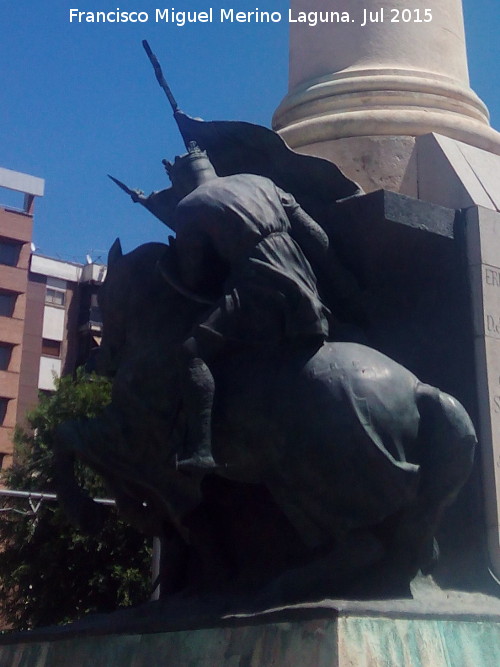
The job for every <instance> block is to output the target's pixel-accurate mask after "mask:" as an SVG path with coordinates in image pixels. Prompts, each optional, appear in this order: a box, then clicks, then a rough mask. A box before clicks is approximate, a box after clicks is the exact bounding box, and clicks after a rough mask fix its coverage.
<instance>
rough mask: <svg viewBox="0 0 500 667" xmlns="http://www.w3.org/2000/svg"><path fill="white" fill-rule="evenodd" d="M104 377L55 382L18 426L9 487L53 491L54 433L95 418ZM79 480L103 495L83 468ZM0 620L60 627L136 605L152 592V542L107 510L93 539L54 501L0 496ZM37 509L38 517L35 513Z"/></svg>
mask: <svg viewBox="0 0 500 667" xmlns="http://www.w3.org/2000/svg"><path fill="white" fill-rule="evenodd" d="M110 392H111V389H110V383H109V381H108V380H106V379H105V378H102V377H99V376H96V375H94V374H93V375H88V374H85V373H83V372H82V371H79V372H78V373H77V375H76V377H75V378H72V377H70V376H67V377H64V378H62V379H60V380H57V383H56V391H55V392H54V393H53V394H52V395H50V396H49V395H42V396H41V397H40V402H39V405H38V406H37V407H36V408H35V409H34V410H33V411H32V412H31V413H30V414H28V416H27V424H28V428H26V429H24V428H20V427H18V428H16V431H15V435H14V446H15V457H14V461H15V462H14V465H13V466H12V467H11V468H10V469H8V470H7V471H5V472H4V473H3V480H2V481H3V484H4V485H5V486H6V487H7V488H10V489H16V490H23V491H42V492H52V493H53V492H54V483H53V473H52V447H51V442H52V434H53V432H54V428H55V427H56V426H57V425H58V424H60V423H61V422H63V421H65V420H67V419H74V418H77V417H93V416H95V415H97V414H98V413H99V411H100V410H102V408H103V407H104V406H105V405H106V404H107V403H108V402H109V400H110ZM79 476H80V479H81V481H82V483H83V485H84V486H85V488H86V489H87V490H88V491H89V493H90V494H91V495H92V496H94V497H99V496H100V497H104V496H106V495H107V492H106V488H105V486H104V484H103V483H102V481H101V480H100V478H99V477H98V476H97V475H96V474H95V473H93V472H92V471H90V470H89V469H86V468H84V467H83V466H82V467H80V469H79ZM0 505H1V507H0V509H1V510H2V511H0V604H1V611H0V615H1V616H2V617H3V620H4V622H6V623H8V624H9V625H11V626H12V627H14V628H18V629H26V628H32V627H36V626H40V625H50V624H56V623H64V622H68V621H71V620H75V619H77V618H79V617H81V616H82V615H84V614H86V613H88V612H97V611H100V612H102V611H111V610H113V609H115V608H116V607H118V606H128V605H131V604H137V603H139V602H143V601H145V600H147V599H148V597H149V594H150V588H151V586H150V564H151V550H150V545H149V542H150V541H149V540H147V539H146V538H144V536H142V535H140V534H139V533H138V532H137V531H135V530H134V529H132V528H131V527H130V526H127V525H126V524H124V523H123V522H122V521H120V520H119V518H118V515H117V513H116V510H115V509H114V508H113V507H109V509H108V516H107V518H106V521H105V524H104V527H103V529H102V530H101V531H100V532H99V534H98V535H95V536H88V535H84V534H82V533H81V532H79V531H78V530H76V529H75V528H74V527H72V526H71V525H70V524H69V522H68V520H67V518H66V517H65V515H64V513H63V511H62V509H61V508H60V507H59V505H58V503H57V502H48V501H44V502H42V503H40V505H39V507H37V506H36V504H34V503H33V502H32V506H31V507H30V504H29V503H28V502H27V500H25V499H23V500H17V499H13V498H10V497H1V498H0ZM34 509H35V510H36V511H34Z"/></svg>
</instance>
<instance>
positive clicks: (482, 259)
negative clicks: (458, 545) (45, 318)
mask: <svg viewBox="0 0 500 667" xmlns="http://www.w3.org/2000/svg"><path fill="white" fill-rule="evenodd" d="M466 222H467V236H466V238H467V257H468V263H469V275H470V284H471V296H472V309H473V318H474V351H475V360H476V377H477V380H476V382H477V392H478V405H479V419H480V422H479V436H480V441H481V445H482V467H483V479H484V491H485V500H486V522H487V526H486V528H487V536H488V547H489V549H488V550H489V556H490V563H491V568H492V570H493V572H494V573H495V575H496V576H497V577H500V507H499V499H500V213H497V212H496V211H495V212H493V211H489V210H487V209H482V208H478V207H475V208H471V209H470V210H469V211H468V212H467V216H466Z"/></svg>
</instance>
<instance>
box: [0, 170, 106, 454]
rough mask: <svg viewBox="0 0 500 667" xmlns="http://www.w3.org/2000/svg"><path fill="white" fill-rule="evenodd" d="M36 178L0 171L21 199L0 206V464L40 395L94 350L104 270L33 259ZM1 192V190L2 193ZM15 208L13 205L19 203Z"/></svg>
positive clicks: (39, 183) (39, 187)
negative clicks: (15, 430) (17, 426)
mask: <svg viewBox="0 0 500 667" xmlns="http://www.w3.org/2000/svg"><path fill="white" fill-rule="evenodd" d="M43 185H44V182H43V180H42V179H39V178H35V177H33V176H28V175H26V174H20V173H17V172H12V171H10V170H7V169H0V201H1V194H2V191H3V190H7V191H9V192H12V191H14V192H21V193H22V194H23V196H24V198H23V200H22V202H21V204H22V205H21V206H20V207H19V208H16V207H14V206H11V205H9V206H1V205H0V464H1V466H2V467H6V466H8V465H10V462H11V461H12V433H13V429H14V426H15V424H16V423H23V421H24V416H25V414H26V411H27V410H30V409H31V408H33V407H34V406H35V405H36V403H37V401H38V394H39V392H40V391H52V390H53V389H54V381H55V378H57V377H60V376H61V375H63V374H67V373H71V372H73V370H74V369H75V367H76V366H78V365H80V364H83V363H85V361H86V360H87V359H88V357H89V354H90V352H91V350H92V349H93V348H95V347H96V346H98V345H99V343H100V338H101V333H102V321H101V316H100V311H99V307H98V303H97V294H98V291H99V287H100V285H101V284H102V282H103V280H104V278H105V275H106V267H105V266H104V265H100V264H94V263H91V262H90V261H89V263H87V264H79V263H75V262H68V261H64V260H60V259H55V258H52V257H46V256H43V255H40V254H36V252H35V249H34V246H33V244H32V225H33V202H34V198H35V197H36V196H42V195H43ZM2 189H3V190H2ZM18 203H19V202H18Z"/></svg>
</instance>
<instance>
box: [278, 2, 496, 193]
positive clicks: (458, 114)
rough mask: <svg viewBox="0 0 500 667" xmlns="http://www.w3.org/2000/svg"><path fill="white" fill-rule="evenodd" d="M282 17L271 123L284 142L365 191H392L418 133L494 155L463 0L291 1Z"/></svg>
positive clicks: (401, 179) (400, 180) (399, 183)
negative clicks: (277, 100)
mask: <svg viewBox="0 0 500 667" xmlns="http://www.w3.org/2000/svg"><path fill="white" fill-rule="evenodd" d="M313 9H314V11H312V10H313ZM300 12H305V13H306V17H307V18H309V19H310V20H309V23H313V22H314V18H315V17H316V19H317V21H318V23H317V25H315V26H312V25H309V23H307V22H305V23H304V22H299V20H298V19H299V18H301V15H300ZM290 20H291V23H290V85H289V92H288V95H287V96H286V97H285V98H284V100H283V101H282V103H281V104H280V106H279V107H278V109H277V110H276V113H275V116H274V120H273V126H274V128H275V129H276V130H278V131H279V132H280V134H281V135H282V136H283V138H284V139H285V140H286V141H287V143H288V144H289V145H290V146H291V147H292V148H294V149H296V150H298V151H300V152H303V153H308V154H312V155H319V156H322V157H326V158H329V159H331V160H333V161H334V162H336V163H337V164H339V166H341V167H342V168H343V170H344V171H345V172H346V173H347V175H349V176H350V177H351V178H354V180H358V181H359V182H360V183H361V185H363V186H364V187H365V189H367V190H372V189H377V188H380V187H386V188H388V189H392V190H400V191H405V185H404V182H405V179H406V180H408V178H409V175H408V174H407V173H406V171H407V168H408V162H409V156H410V155H411V152H412V150H413V144H414V137H416V136H419V135H422V134H428V133H430V132H435V133H438V134H443V135H446V136H448V137H451V138H454V139H458V140H460V141H463V142H465V143H468V144H471V145H473V146H477V147H479V148H482V149H485V150H487V151H490V152H493V153H498V154H500V135H499V133H497V132H495V131H494V130H492V129H491V128H490V126H489V119H488V111H487V109H486V107H485V105H484V104H483V102H482V101H481V100H480V99H479V98H478V97H477V95H476V94H475V93H474V92H473V91H472V90H471V88H470V87H469V77H468V70H467V58H466V48H465V35H464V24H463V14H462V5H461V0H412V2H408V1H407V0H350V2H345V0H317V1H316V2H315V3H311V1H310V0H291V9H290ZM406 190H407V191H408V188H406ZM408 193H409V194H414V193H412V192H411V188H410V190H409V191H408Z"/></svg>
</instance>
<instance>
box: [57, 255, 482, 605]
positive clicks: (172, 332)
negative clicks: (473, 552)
mask: <svg viewBox="0 0 500 667" xmlns="http://www.w3.org/2000/svg"><path fill="white" fill-rule="evenodd" d="M169 250H170V249H169V247H168V246H165V245H163V244H159V243H149V244H146V245H143V246H140V247H139V248H137V249H136V250H134V251H133V252H131V253H129V254H127V255H122V253H121V248H120V247H119V243H118V244H116V243H115V245H114V246H113V248H112V249H111V251H110V256H109V263H108V275H107V277H106V281H105V283H104V285H103V288H102V293H101V295H100V303H101V308H102V313H103V322H104V337H103V341H102V346H101V349H100V352H99V357H100V358H99V365H100V369H101V371H102V372H106V373H108V374H109V375H111V376H112V377H113V396H112V402H111V404H110V405H109V406H108V408H107V409H106V410H105V411H104V413H103V414H102V415H101V416H100V417H99V418H97V419H92V420H87V421H80V422H72V423H68V424H65V425H63V427H62V428H61V429H60V430H59V434H58V439H57V440H58V445H57V457H56V459H57V469H58V471H59V475H58V485H59V495H60V498H61V500H62V502H63V503H64V504H65V506H66V507H67V508H68V510H69V512H70V514H72V515H73V517H74V518H75V519H77V520H79V521H80V523H81V524H86V525H87V526H88V525H89V524H92V522H93V521H94V516H95V511H97V510H96V508H95V507H94V506H93V505H92V503H91V501H90V500H89V499H88V498H86V497H85V496H84V494H83V493H82V491H81V490H80V489H79V488H78V485H77V483H76V481H75V478H74V475H73V463H74V458H75V457H79V458H81V459H82V460H83V461H84V462H86V463H87V464H89V465H90V466H91V467H93V468H95V469H96V470H98V471H99V472H100V473H101V474H102V475H103V476H104V478H105V480H106V481H107V482H108V484H109V486H110V489H111V490H112V492H113V493H114V494H115V497H116V499H117V503H118V506H119V509H120V510H121V511H122V513H123V514H124V516H125V517H126V518H127V519H128V520H129V521H130V522H132V523H133V524H135V525H136V526H137V527H139V528H140V529H142V530H144V531H147V532H149V533H151V534H156V535H161V536H162V537H163V539H164V541H165V544H167V548H166V560H167V561H168V560H169V559H170V562H169V563H167V565H168V567H167V571H168V572H169V576H168V577H167V578H168V582H167V585H166V588H168V590H170V591H177V590H181V589H183V588H184V587H186V586H191V588H193V589H195V590H197V591H205V590H221V588H223V587H231V586H232V587H233V589H235V590H241V589H246V590H248V589H249V588H251V587H255V586H264V585H267V586H268V590H272V595H273V596H274V597H273V600H274V601H276V602H282V601H291V600H302V599H306V598H311V597H315V596H318V595H322V596H325V595H329V596H340V595H343V596H348V595H356V596H359V595H372V594H382V595H384V594H388V595H389V594H392V595H394V594H395V593H398V594H401V593H408V591H409V582H410V581H411V579H412V578H413V577H414V576H415V574H416V573H417V571H418V569H419V568H421V567H423V566H424V565H425V564H426V563H427V561H428V560H429V553H430V550H431V549H432V541H433V536H434V534H435V531H436V528H437V526H438V523H439V521H440V519H441V517H442V514H443V511H444V509H445V508H446V506H448V505H449V504H450V503H451V502H452V501H453V499H454V498H455V496H456V494H457V493H458V491H459V490H460V488H461V487H462V485H463V484H464V482H465V481H466V479H467V477H468V475H469V472H470V470H471V466H472V460H473V455H474V448H475V445H476V436H475V432H474V427H473V425H472V423H471V421H470V419H469V417H468V415H467V413H466V411H465V410H464V408H463V407H462V406H461V405H460V403H458V402H457V401H456V400H455V399H454V398H452V397H451V396H449V395H447V394H445V393H443V392H441V391H440V390H438V389H435V388H433V387H431V386H429V385H426V384H423V383H421V382H420V381H419V380H418V379H417V378H416V377H415V376H414V375H413V374H412V373H411V372H410V371H408V370H407V369H405V368H403V367H402V366H401V365H399V364H397V363H396V362H394V361H392V360H391V359H389V358H387V357H386V356H384V355H383V354H381V353H379V352H377V351H376V350H374V349H371V348H368V347H366V346H363V345H359V344H355V343H345V342H328V343H325V344H324V345H323V346H322V347H321V348H320V349H318V350H315V351H309V350H304V349H301V348H295V347H293V346H286V345H284V346H281V347H270V348H264V347H255V348H250V347H248V346H247V347H241V348H238V347H235V349H234V350H232V351H231V352H230V353H229V354H227V355H225V356H224V358H221V359H220V360H218V361H216V362H215V363H214V364H213V373H214V377H215V380H216V397H215V405H214V420H213V450H214V456H215V458H216V461H217V462H218V463H220V464H221V466H220V468H219V469H218V470H217V471H216V473H213V474H210V475H207V476H206V477H205V478H204V479H203V480H200V479H197V478H195V477H190V476H188V475H187V474H185V473H182V472H178V471H177V470H176V468H175V452H176V451H177V449H178V447H179V443H180V442H181V439H182V437H183V429H184V426H185V420H184V415H183V410H182V405H181V401H180V394H179V390H178V369H177V363H176V354H177V350H178V346H179V345H180V343H181V342H182V341H183V340H184V339H185V337H186V335H187V333H188V332H189V330H190V328H191V327H192V326H193V323H194V322H195V321H196V320H197V318H198V317H200V316H201V314H202V310H203V308H206V306H203V305H202V304H197V303H195V302H193V301H190V300H188V299H187V298H186V297H184V296H182V295H181V294H179V293H177V292H176V291H175V290H174V289H173V288H171V287H170V286H169V285H168V284H167V283H166V282H165V281H164V279H163V278H162V276H161V275H160V272H159V270H158V261H159V260H160V259H161V258H163V260H164V261H168V253H169ZM165 255H166V259H165ZM377 582H378V583H379V584H380V582H383V583H382V584H381V588H379V589H378V590H377Z"/></svg>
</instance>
